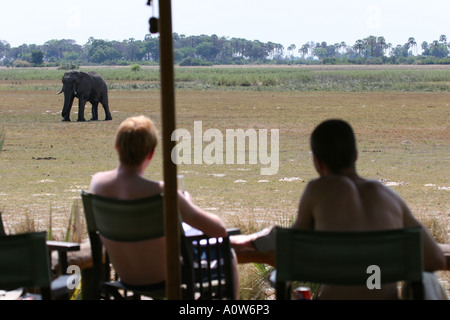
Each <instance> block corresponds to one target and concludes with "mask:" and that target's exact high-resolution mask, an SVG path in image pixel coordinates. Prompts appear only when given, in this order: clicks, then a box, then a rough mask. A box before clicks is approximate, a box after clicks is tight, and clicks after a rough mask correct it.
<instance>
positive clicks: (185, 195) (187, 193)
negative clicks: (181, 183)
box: [180, 191, 192, 202]
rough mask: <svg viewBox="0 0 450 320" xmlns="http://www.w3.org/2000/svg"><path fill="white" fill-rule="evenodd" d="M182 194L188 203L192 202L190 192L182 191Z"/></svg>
mask: <svg viewBox="0 0 450 320" xmlns="http://www.w3.org/2000/svg"><path fill="white" fill-rule="evenodd" d="M180 192H181V194H182V195H183V196H184V198H185V199H186V200H187V201H189V202H192V196H191V194H190V193H189V192H187V191H180Z"/></svg>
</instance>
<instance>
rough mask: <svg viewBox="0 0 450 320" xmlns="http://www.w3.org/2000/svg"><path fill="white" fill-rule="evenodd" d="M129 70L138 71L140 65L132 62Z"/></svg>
mask: <svg viewBox="0 0 450 320" xmlns="http://www.w3.org/2000/svg"><path fill="white" fill-rule="evenodd" d="M131 71H133V72H139V71H141V66H140V65H138V64H133V65H132V66H131Z"/></svg>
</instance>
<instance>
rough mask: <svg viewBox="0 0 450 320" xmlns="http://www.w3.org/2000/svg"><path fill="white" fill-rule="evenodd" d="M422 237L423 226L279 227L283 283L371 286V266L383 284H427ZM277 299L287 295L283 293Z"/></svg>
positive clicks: (278, 256) (278, 252)
mask: <svg viewBox="0 0 450 320" xmlns="http://www.w3.org/2000/svg"><path fill="white" fill-rule="evenodd" d="M421 235H422V231H421V228H420V227H414V228H405V229H395V230H386V231H369V232H327V231H311V230H295V229H285V228H277V229H276V252H275V255H276V268H277V283H284V282H287V281H306V282H313V283H320V284H331V285H360V286H366V284H367V280H368V277H369V276H370V273H371V272H372V271H370V270H369V271H368V268H369V267H370V266H375V267H377V268H379V270H380V273H381V277H380V279H379V281H380V283H381V284H383V283H392V282H397V281H409V282H411V283H414V284H415V286H416V284H419V283H420V286H421V280H422V272H423V257H422V255H423V253H422V237H421ZM281 287H282V286H281V285H280V288H281ZM416 287H417V286H416ZM281 291H282V290H281ZM417 291H422V290H420V289H418V290H417ZM417 294H418V297H417V296H416V298H422V297H421V295H422V294H423V292H418V293H417ZM279 296H280V297H279ZM277 298H287V297H286V296H285V293H283V292H278V290H277Z"/></svg>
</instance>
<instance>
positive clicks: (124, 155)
mask: <svg viewBox="0 0 450 320" xmlns="http://www.w3.org/2000/svg"><path fill="white" fill-rule="evenodd" d="M157 144H158V131H157V130H156V128H155V125H154V124H153V122H152V120H150V119H149V118H148V117H146V116H137V117H130V118H127V119H125V120H124V121H123V122H122V123H121V124H120V125H119V128H118V129H117V132H116V141H115V147H116V149H117V152H118V154H119V160H120V162H121V163H122V164H124V165H128V166H137V165H140V164H141V163H142V162H143V161H144V160H145V159H147V158H149V157H150V159H151V157H152V156H153V153H154V151H155V148H156V145H157Z"/></svg>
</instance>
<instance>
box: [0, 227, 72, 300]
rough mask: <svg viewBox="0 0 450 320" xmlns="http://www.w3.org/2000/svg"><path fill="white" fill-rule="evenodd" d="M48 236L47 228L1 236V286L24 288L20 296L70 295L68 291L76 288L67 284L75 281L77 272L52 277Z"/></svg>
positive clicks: (34, 297)
mask: <svg viewBox="0 0 450 320" xmlns="http://www.w3.org/2000/svg"><path fill="white" fill-rule="evenodd" d="M46 236H47V233H46V232H30V233H23V234H18V235H4V236H1V237H0V289H2V290H5V291H9V290H14V289H18V288H23V290H22V295H21V298H33V299H43V300H50V299H53V300H61V299H68V298H69V297H70V294H69V292H72V291H73V289H74V288H69V287H68V281H69V283H70V284H72V283H73V284H76V280H77V278H76V277H77V276H76V275H61V276H59V277H57V278H56V279H52V274H51V268H50V256H49V249H48V246H47V243H46ZM70 277H72V278H70ZM72 280H73V282H72ZM35 289H37V290H38V294H35V292H34V291H35ZM30 292H31V293H30Z"/></svg>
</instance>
